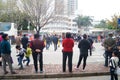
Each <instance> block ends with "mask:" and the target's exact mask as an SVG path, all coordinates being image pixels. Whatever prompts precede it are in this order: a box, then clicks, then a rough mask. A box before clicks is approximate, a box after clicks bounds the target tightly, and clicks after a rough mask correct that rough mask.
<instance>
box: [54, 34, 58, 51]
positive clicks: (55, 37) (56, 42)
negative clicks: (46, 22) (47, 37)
mask: <svg viewBox="0 0 120 80" xmlns="http://www.w3.org/2000/svg"><path fill="white" fill-rule="evenodd" d="M53 44H54V51H56V50H57V44H58V37H57V35H56V34H55V35H54V36H53Z"/></svg>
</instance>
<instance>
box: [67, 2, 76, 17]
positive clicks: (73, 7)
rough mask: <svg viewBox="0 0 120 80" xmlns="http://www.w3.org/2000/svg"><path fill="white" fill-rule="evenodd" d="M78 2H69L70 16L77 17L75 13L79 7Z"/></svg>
mask: <svg viewBox="0 0 120 80" xmlns="http://www.w3.org/2000/svg"><path fill="white" fill-rule="evenodd" d="M77 4H78V0H68V4H67V7H68V15H75V12H76V10H77V7H78V5H77Z"/></svg>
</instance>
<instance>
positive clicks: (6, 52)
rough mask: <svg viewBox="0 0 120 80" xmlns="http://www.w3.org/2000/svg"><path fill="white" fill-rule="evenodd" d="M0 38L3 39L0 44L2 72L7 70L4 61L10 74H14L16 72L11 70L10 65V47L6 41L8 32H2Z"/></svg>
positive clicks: (5, 72)
mask: <svg viewBox="0 0 120 80" xmlns="http://www.w3.org/2000/svg"><path fill="white" fill-rule="evenodd" d="M2 38H3V40H2V42H1V44H0V50H1V57H2V62H3V65H2V66H3V71H4V74H7V73H8V71H7V70H6V63H8V66H9V68H10V72H11V74H16V72H14V71H13V67H12V61H11V47H10V43H9V41H8V39H9V37H8V34H3V35H2Z"/></svg>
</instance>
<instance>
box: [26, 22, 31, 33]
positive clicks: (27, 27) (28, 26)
mask: <svg viewBox="0 0 120 80" xmlns="http://www.w3.org/2000/svg"><path fill="white" fill-rule="evenodd" d="M27 28H28V33H30V21H28V26H27Z"/></svg>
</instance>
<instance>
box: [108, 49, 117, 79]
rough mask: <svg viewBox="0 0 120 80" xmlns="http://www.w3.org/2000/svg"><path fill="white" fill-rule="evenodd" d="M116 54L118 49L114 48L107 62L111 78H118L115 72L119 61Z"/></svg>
mask: <svg viewBox="0 0 120 80" xmlns="http://www.w3.org/2000/svg"><path fill="white" fill-rule="evenodd" d="M118 54H119V52H118V50H114V51H113V53H112V57H111V59H110V62H109V66H110V75H111V80H118V75H117V74H116V73H115V71H116V69H117V66H118V62H119V58H118Z"/></svg>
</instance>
